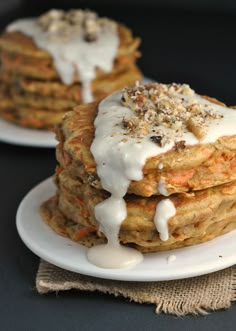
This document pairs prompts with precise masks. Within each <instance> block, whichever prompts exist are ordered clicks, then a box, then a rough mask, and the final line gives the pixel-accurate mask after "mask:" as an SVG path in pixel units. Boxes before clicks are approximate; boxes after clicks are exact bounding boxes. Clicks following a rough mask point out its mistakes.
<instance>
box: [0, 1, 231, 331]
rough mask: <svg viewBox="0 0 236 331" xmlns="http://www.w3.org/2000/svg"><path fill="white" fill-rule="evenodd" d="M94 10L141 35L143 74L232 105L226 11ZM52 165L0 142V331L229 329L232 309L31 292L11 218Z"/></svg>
mask: <svg viewBox="0 0 236 331" xmlns="http://www.w3.org/2000/svg"><path fill="white" fill-rule="evenodd" d="M97 9H98V10H99V12H100V13H102V14H106V15H109V16H111V17H114V18H115V19H118V20H119V21H122V22H125V23H126V24H128V25H129V26H130V27H131V28H133V30H134V32H135V34H136V35H140V36H141V37H142V39H143V43H142V46H141V50H142V53H143V57H142V58H141V59H140V61H139V65H140V67H141V69H142V70H143V72H144V73H145V75H146V76H148V77H152V78H155V79H157V80H159V81H162V82H172V81H176V82H188V83H190V85H192V87H193V88H195V89H196V90H197V91H198V92H200V93H203V94H208V95H211V96H215V97H217V98H219V99H221V100H223V101H225V102H226V103H227V104H229V105H232V104H236V93H235V76H236V66H235V59H236V43H235V32H236V26H235V22H236V15H235V14H234V13H224V14H222V13H217V12H208V13H206V12H204V13H201V12H187V11H180V10H178V11H173V10H168V11H167V10H161V9H159V10H158V9H155V8H145V7H138V8H134V7H133V8H131V7H125V8H124V7H117V8H115V7H104V8H97ZM30 10H31V12H33V9H32V8H31V9H30ZM30 10H29V8H22V7H21V8H18V9H17V10H13V11H11V12H7V13H5V12H4V15H3V14H2V15H0V17H1V23H0V24H1V27H3V26H4V25H5V24H6V23H8V22H9V21H10V20H12V19H13V18H16V17H17V16H25V15H29V14H30V13H31V12H30ZM0 14H1V13H0ZM55 164H56V162H55V157H54V150H53V149H40V148H26V147H19V146H11V145H8V144H4V143H0V192H1V193H0V194H1V195H0V196H1V205H0V325H1V326H0V329H1V330H4V331H5V330H100V329H101V330H123V329H124V330H125V329H130V330H137V331H139V330H140V331H141V330H173V331H174V330H235V324H236V306H235V305H233V306H232V307H231V308H230V309H228V310H225V311H218V312H214V313H211V314H210V315H208V316H204V317H203V316H201V317H191V316H187V317H184V318H177V317H173V316H166V315H163V314H162V315H156V314H155V313H154V311H155V309H154V306H153V305H139V304H136V303H130V302H129V301H128V300H125V299H123V298H114V297H112V296H108V295H102V294H99V293H87V292H75V291H69V292H65V293H59V294H55V293H52V294H50V295H45V296H41V295H38V294H37V293H36V291H35V274H36V271H37V267H38V262H39V259H38V257H37V256H35V255H34V254H33V253H31V252H30V251H29V250H28V249H27V248H26V247H25V246H24V244H23V243H22V241H21V240H20V238H19V237H18V235H17V232H16V228H15V214H16V210H17V206H18V204H19V203H20V201H21V199H22V198H23V197H24V195H25V194H26V193H27V192H28V191H29V190H30V189H31V188H32V187H33V186H34V185H36V184H37V183H39V182H40V181H41V180H43V179H45V178H46V177H48V176H50V175H52V173H53V171H54V168H55Z"/></svg>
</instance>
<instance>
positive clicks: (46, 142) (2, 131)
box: [0, 119, 57, 148]
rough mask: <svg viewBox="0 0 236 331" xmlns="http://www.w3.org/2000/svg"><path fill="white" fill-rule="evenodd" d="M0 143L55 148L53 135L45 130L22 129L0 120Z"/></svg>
mask: <svg viewBox="0 0 236 331" xmlns="http://www.w3.org/2000/svg"><path fill="white" fill-rule="evenodd" d="M0 141H2V142H5V143H9V144H13V145H21V146H34V147H49V148H50V147H55V146H56V144H57V141H56V139H55V134H54V133H53V132H50V131H46V130H34V129H28V128H23V127H20V126H18V125H15V124H13V123H10V122H7V121H5V120H3V119H0Z"/></svg>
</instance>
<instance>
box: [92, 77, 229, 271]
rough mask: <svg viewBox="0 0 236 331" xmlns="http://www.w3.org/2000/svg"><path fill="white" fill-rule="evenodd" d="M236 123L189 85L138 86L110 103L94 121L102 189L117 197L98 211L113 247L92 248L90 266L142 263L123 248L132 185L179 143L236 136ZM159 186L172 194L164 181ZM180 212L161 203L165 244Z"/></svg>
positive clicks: (159, 212)
mask: <svg viewBox="0 0 236 331" xmlns="http://www.w3.org/2000/svg"><path fill="white" fill-rule="evenodd" d="M235 121H236V111H235V110H233V109H230V108H226V107H223V106H220V105H217V104H214V103H211V102H209V101H207V100H205V99H204V98H202V97H200V96H199V95H197V94H195V93H194V91H193V90H191V89H190V88H189V87H188V85H177V84H171V85H164V84H155V83H153V84H148V85H146V86H139V85H138V86H136V87H134V88H130V89H128V88H127V89H125V90H124V91H123V92H117V93H114V94H112V95H111V96H109V97H107V98H106V99H104V100H103V101H102V102H101V103H100V104H99V107H98V114H97V117H96V120H95V122H94V124H95V127H96V131H95V138H94V140H93V143H92V145H91V152H92V154H93V156H94V159H95V161H96V166H97V174H98V176H99V177H100V179H101V183H102V187H103V188H104V189H105V190H106V191H108V192H110V194H111V196H110V197H109V198H108V199H106V200H105V201H103V202H102V203H100V204H98V205H97V206H96V207H95V217H96V219H97V221H98V223H99V226H100V228H99V230H100V231H101V232H103V233H104V234H105V236H106V238H107V240H108V243H107V244H104V245H101V246H95V247H93V248H91V249H89V251H88V259H89V261H90V262H92V263H94V264H96V265H98V266H100V267H104V268H126V267H131V266H134V265H136V264H137V263H139V262H140V261H142V257H141V256H140V253H139V252H137V251H135V250H134V249H131V248H127V247H123V246H121V245H120V243H119V230H120V225H121V223H122V222H123V221H124V219H125V218H126V215H127V211H126V204H125V200H124V196H125V195H126V193H127V189H128V187H129V184H130V181H139V180H141V179H142V178H143V173H142V169H143V166H144V165H145V162H146V160H147V159H148V158H150V157H154V156H156V155H158V154H162V153H165V152H167V151H169V150H171V149H172V148H173V147H175V146H176V145H178V144H179V145H180V144H185V145H186V146H188V145H195V144H199V143H211V142H215V141H216V140H217V139H218V138H220V137H222V136H228V135H233V134H236V128H235ZM162 167H163V166H162V165H161V164H160V166H159V168H160V169H162ZM157 185H158V186H159V187H160V191H161V192H160V193H162V194H163V195H166V194H165V193H166V191H165V183H164V181H162V182H160V183H157ZM175 213H176V209H175V206H174V204H173V202H172V201H171V199H169V198H163V199H162V200H161V201H160V202H159V203H158V204H157V206H156V214H155V217H154V223H155V225H156V228H157V231H158V232H159V235H160V239H161V240H164V241H165V240H168V237H169V234H168V221H169V220H170V218H171V217H173V216H174V215H175ZM114 254H115V255H114ZM116 259H117V260H116Z"/></svg>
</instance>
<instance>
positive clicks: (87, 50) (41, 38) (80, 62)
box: [7, 18, 119, 102]
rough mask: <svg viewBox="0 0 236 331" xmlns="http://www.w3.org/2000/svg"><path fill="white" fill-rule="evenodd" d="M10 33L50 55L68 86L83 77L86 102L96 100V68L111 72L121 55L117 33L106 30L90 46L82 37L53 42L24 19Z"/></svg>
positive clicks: (34, 24) (45, 33) (83, 93)
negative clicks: (28, 39)
mask: <svg viewBox="0 0 236 331" xmlns="http://www.w3.org/2000/svg"><path fill="white" fill-rule="evenodd" d="M7 31H9V32H11V31H19V32H22V33H24V34H26V35H28V36H30V37H32V38H33V40H34V42H35V44H36V45H37V46H38V47H39V48H41V49H44V50H46V51H47V52H49V54H50V55H51V56H52V58H53V60H54V65H55V68H56V70H57V72H58V74H59V76H60V78H61V80H62V82H63V83H64V84H66V85H70V84H72V83H73V79H74V75H75V74H77V73H78V74H79V79H80V81H81V83H82V98H83V101H84V102H90V101H92V100H93V96H92V92H91V81H92V80H93V79H94V78H95V76H96V68H100V69H101V70H103V71H104V72H110V71H111V70H112V67H113V62H114V59H115V56H116V54H117V49H118V46H119V38H118V36H117V33H116V32H115V31H114V30H113V29H104V30H102V31H101V32H100V33H99V34H98V38H97V39H96V40H95V41H93V42H87V41H85V40H84V38H83V37H82V36H81V35H80V34H77V35H74V34H72V35H71V38H70V39H68V40H63V41H60V40H58V39H52V38H51V39H49V36H48V34H47V32H45V31H44V30H43V29H42V28H41V27H40V26H39V25H38V24H37V20H36V19H35V18H31V19H30V18H29V19H28V18H27V19H21V20H17V21H15V22H13V23H12V24H10V25H9V26H8V27H7Z"/></svg>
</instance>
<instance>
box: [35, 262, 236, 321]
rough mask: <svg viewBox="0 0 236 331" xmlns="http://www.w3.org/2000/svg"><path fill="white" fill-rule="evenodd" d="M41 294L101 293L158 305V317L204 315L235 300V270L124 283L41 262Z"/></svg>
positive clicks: (37, 283) (232, 268)
mask: <svg viewBox="0 0 236 331" xmlns="http://www.w3.org/2000/svg"><path fill="white" fill-rule="evenodd" d="M36 288H37V291H38V292H39V293H40V294H46V293H49V292H53V291H54V292H58V291H65V290H71V289H75V290H80V291H91V292H92V291H99V292H102V293H107V294H113V295H114V296H123V297H124V298H128V299H130V301H135V302H138V303H151V304H155V305H156V313H166V314H173V315H177V316H183V315H187V314H195V315H205V314H208V312H210V311H214V310H219V309H226V308H229V307H230V305H231V302H232V301H235V300H236V266H234V267H231V268H227V269H225V270H221V271H218V272H215V273H212V274H209V275H204V276H200V277H194V278H189V279H182V280H175V281H164V282H124V281H113V280H106V279H100V278H95V277H90V276H84V275H81V274H77V273H73V272H70V271H66V270H63V269H61V268H58V267H56V266H54V265H52V264H49V263H47V262H45V261H41V262H40V265H39V269H38V273H37V278H36Z"/></svg>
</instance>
